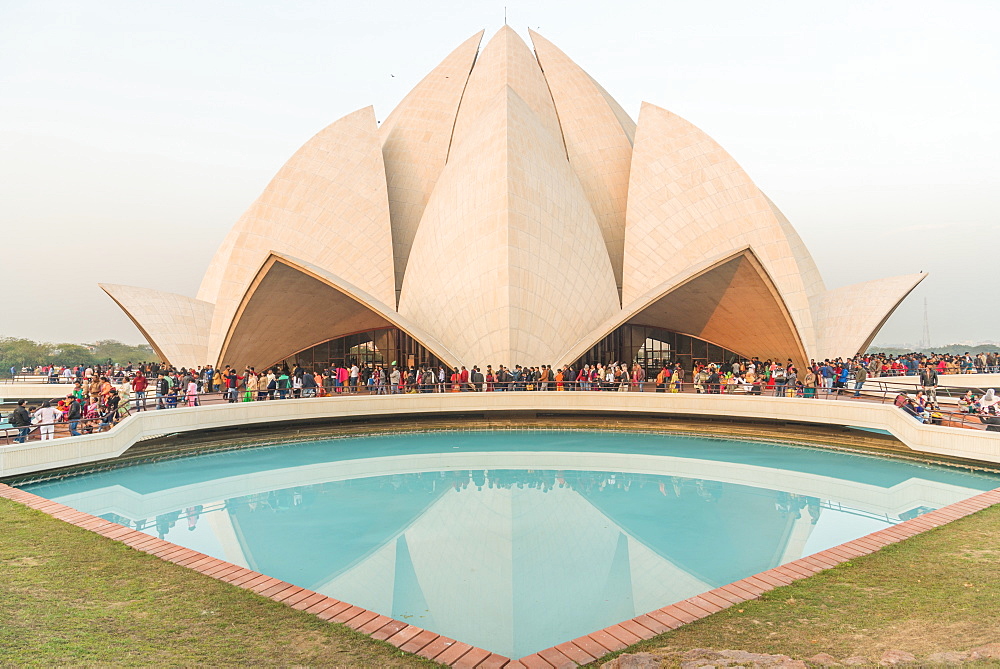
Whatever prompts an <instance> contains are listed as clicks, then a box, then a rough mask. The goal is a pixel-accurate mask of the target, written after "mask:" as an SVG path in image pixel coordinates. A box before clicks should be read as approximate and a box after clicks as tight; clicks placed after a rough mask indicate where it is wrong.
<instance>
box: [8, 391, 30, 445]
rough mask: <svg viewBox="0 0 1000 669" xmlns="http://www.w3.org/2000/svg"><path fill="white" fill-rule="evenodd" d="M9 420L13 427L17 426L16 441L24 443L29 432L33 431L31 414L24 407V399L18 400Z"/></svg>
mask: <svg viewBox="0 0 1000 669" xmlns="http://www.w3.org/2000/svg"><path fill="white" fill-rule="evenodd" d="M7 420H8V421H9V422H10V426H11V427H16V428H17V437H16V438H15V439H14V441H15V442H17V443H18V444H23V443H24V440H25V439H27V438H28V433H29V432H31V414H29V413H28V410H27V409H25V408H24V400H18V401H17V408H16V409H14V411H13V412H12V413H11V414H10V417H9V418H8V419H7Z"/></svg>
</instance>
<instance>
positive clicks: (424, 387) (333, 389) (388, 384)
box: [8, 353, 1000, 441]
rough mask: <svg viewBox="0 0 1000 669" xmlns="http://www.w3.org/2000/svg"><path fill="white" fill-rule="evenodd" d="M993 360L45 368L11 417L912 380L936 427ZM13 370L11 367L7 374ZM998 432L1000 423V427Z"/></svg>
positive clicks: (22, 433) (991, 405)
mask: <svg viewBox="0 0 1000 669" xmlns="http://www.w3.org/2000/svg"><path fill="white" fill-rule="evenodd" d="M998 365H1000V355H997V354H993V353H980V354H978V355H975V356H972V355H969V354H965V355H963V356H948V355H931V356H925V355H922V354H916V353H913V354H908V355H903V356H897V357H890V356H885V355H882V354H873V355H867V354H866V355H862V356H858V357H856V358H849V359H840V358H838V359H836V360H832V361H831V360H824V361H810V363H809V364H808V365H805V366H803V368H801V369H800V368H799V367H797V366H796V365H795V364H793V362H792V361H791V360H790V359H789V360H787V361H786V362H784V363H781V362H779V361H775V360H764V361H761V360H760V359H758V358H752V359H749V360H747V359H743V360H737V361H733V362H729V363H713V364H696V365H694V367H693V369H690V370H686V369H684V368H683V367H682V365H681V364H680V363H679V362H674V363H664V364H663V365H662V366H661V367H660V368H659V369H658V370H656V373H655V374H653V373H652V372H647V370H646V369H645V368H644V367H643V366H642V365H640V364H638V363H637V362H635V363H633V364H631V365H629V364H626V363H621V362H611V363H608V364H602V363H586V364H581V365H580V366H579V367H576V366H573V365H564V366H562V367H558V368H555V367H553V366H551V365H538V366H522V365H514V366H513V367H507V366H505V365H497V366H496V367H494V366H493V365H486V366H485V368H481V367H480V366H478V365H472V366H470V367H466V366H460V367H456V368H448V367H445V366H441V365H414V366H410V367H402V366H398V365H396V364H392V365H385V364H373V363H364V362H361V363H358V362H348V363H347V364H343V365H332V366H323V367H317V368H314V369H309V368H308V367H306V366H303V365H300V364H297V363H295V364H293V365H291V366H289V365H287V364H282V365H279V366H275V367H272V368H270V369H267V370H265V371H262V372H257V371H256V370H255V369H254V368H253V367H246V368H244V369H243V370H242V371H238V370H236V369H235V368H232V367H230V366H225V367H224V368H222V369H216V368H215V367H213V366H212V365H206V366H200V367H197V368H194V369H189V368H181V369H176V368H173V367H170V366H168V365H161V364H158V363H140V364H137V365H133V364H132V363H128V364H126V365H116V364H110V363H109V364H108V365H104V366H101V365H97V366H89V367H84V366H74V367H68V366H66V367H60V366H55V365H52V366H43V367H39V368H36V369H34V370H33V371H34V372H36V373H38V374H40V375H42V376H45V377H46V378H48V379H49V380H50V381H51V380H55V381H58V382H63V381H65V382H67V383H72V384H73V386H74V389H73V391H72V392H71V393H70V394H69V395H67V396H66V398H65V399H60V400H58V401H57V402H56V401H50V402H45V403H44V404H43V405H42V406H40V407H37V408H36V407H26V406H24V404H25V403H24V402H22V403H21V404H19V406H18V407H17V409H15V411H14V412H12V413H11V414H10V415H9V416H8V420H9V422H10V424H11V426H12V427H15V428H17V429H18V431H19V432H18V437H17V439H18V440H21V441H23V440H24V439H25V438H26V437H27V435H28V433H30V432H31V431H32V430H33V429H35V428H37V429H38V431H39V434H40V436H41V438H42V439H51V438H53V436H54V435H53V432H54V430H53V426H54V425H55V424H56V423H60V422H66V423H67V424H68V427H69V433H70V434H71V435H73V436H76V435H79V434H84V433H88V432H93V431H95V430H100V429H103V428H104V427H107V426H109V425H112V424H114V423H115V422H117V421H118V420H120V418H121V417H123V416H125V415H128V413H129V411H130V410H132V409H134V410H138V411H143V410H149V409H169V408H174V407H178V406H188V407H193V406H198V405H199V404H201V403H202V401H203V399H204V396H205V395H206V394H218V395H219V396H220V397H221V398H222V400H223V401H228V402H241V401H242V402H250V401H269V400H281V399H295V398H309V397H335V396H340V395H352V394H358V393H368V394H375V395H383V394H386V395H388V394H399V393H434V392H438V393H441V392H504V391H590V392H608V391H618V392H623V391H639V392H641V391H651V392H663V393H679V392H684V391H685V390H693V391H694V392H696V393H707V394H733V393H743V394H747V395H772V396H778V397H802V398H818V397H828V396H830V395H832V394H852V395H853V397H859V396H860V395H861V393H862V390H863V387H864V385H865V383H866V382H867V381H868V380H869V379H871V378H882V377H887V376H904V375H905V376H918V377H919V388H920V390H919V392H918V393H917V394H916V395H915V396H902V397H903V399H900V398H897V405H898V406H900V408H902V409H903V410H905V411H907V412H908V413H911V414H912V415H914V416H915V417H917V418H919V419H920V420H925V421H928V422H934V412H936V411H939V410H940V406H939V405H938V403H937V386H938V376H939V375H940V374H951V373H979V372H986V371H993V370H997V371H1000V367H998ZM14 371H15V370H14V369H13V368H12V370H11V372H12V374H13V372H14ZM959 406H960V410H962V411H965V412H968V413H976V414H978V415H983V416H985V417H989V416H992V415H994V414H996V413H998V412H1000V402H997V401H994V396H993V394H992V391H990V393H987V394H986V395H983V396H982V397H975V396H974V395H973V394H971V393H970V394H969V396H968V397H966V398H963V399H962V401H960V402H959ZM997 429H1000V418H998V427H997Z"/></svg>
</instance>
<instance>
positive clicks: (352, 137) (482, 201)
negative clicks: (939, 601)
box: [102, 27, 926, 369]
mask: <svg viewBox="0 0 1000 669" xmlns="http://www.w3.org/2000/svg"><path fill="white" fill-rule="evenodd" d="M482 37H483V33H479V34H477V35H474V36H473V37H471V38H469V39H468V40H466V41H465V42H464V43H462V44H461V45H459V46H458V48H457V49H455V50H454V51H453V52H452V53H451V54H450V55H448V56H447V57H446V58H445V59H444V60H443V61H442V62H441V63H440V64H439V65H438V66H437V67H436V68H434V69H433V70H432V71H431V72H430V73H429V74H427V76H426V77H424V79H423V80H422V81H420V83H418V84H417V85H416V87H415V88H414V89H413V90H412V91H410V92H409V94H407V95H406V97H405V98H404V99H403V100H402V102H400V103H399V105H398V106H397V107H396V108H395V109H394V110H393V111H392V113H391V114H389V115H388V117H386V119H385V121H384V122H382V123H381V124H379V123H378V122H377V121H376V116H375V112H374V110H373V109H372V107H366V108H363V109H360V110H359V111H356V112H354V113H352V114H349V115H347V116H345V117H344V118H341V119H339V120H337V121H335V122H334V123H332V124H331V125H330V126H328V127H327V128H324V129H323V130H321V131H320V132H319V133H318V134H317V135H316V136H315V137H313V138H312V139H310V140H309V141H308V142H306V144H305V145H304V146H303V147H302V148H301V149H299V151H298V152H297V153H296V154H295V155H293V156H292V157H291V159H290V160H289V161H288V162H287V163H286V164H285V165H284V166H283V167H282V168H281V169H280V170H279V171H278V173H277V175H276V176H275V177H274V179H273V180H272V181H271V182H270V184H268V186H267V188H266V189H265V190H264V192H263V193H262V194H261V195H260V197H259V198H258V199H257V200H256V201H255V202H254V203H253V204H251V205H250V208H249V209H248V210H247V211H246V213H244V214H243V216H242V217H241V218H240V219H239V220H238V221H237V222H236V224H235V225H234V226H233V227H232V229H231V230H230V232H229V234H228V235H227V236H226V237H225V240H224V241H223V243H222V246H221V247H220V248H219V249H218V251H217V252H216V254H215V257H214V259H213V260H212V261H211V264H210V265H209V267H208V270H207V272H206V273H205V276H204V279H203V280H202V283H201V287H200V289H199V291H198V294H197V296H196V297H188V296H183V295H176V294H172V293H167V292H162V291H159V290H154V289H151V288H137V287H131V286H123V285H108V284H104V285H102V288H103V289H104V290H105V291H106V292H107V293H108V295H110V296H111V298H112V299H114V300H115V302H116V303H117V304H118V305H119V306H120V307H121V308H122V309H123V310H124V311H125V312H126V314H128V316H129V318H130V319H131V320H132V321H133V322H134V323H135V324H136V326H138V328H139V329H140V331H141V332H142V333H143V335H144V336H145V338H146V339H147V340H148V341H149V343H150V345H151V346H152V347H153V349H154V350H155V351H156V353H157V354H158V355H159V357H160V358H161V359H162V360H163V361H166V362H169V363H170V364H172V365H174V366H177V367H181V366H196V365H205V364H215V365H223V364H225V365H232V366H234V367H237V368H242V367H243V366H247V365H249V366H254V367H256V368H258V369H261V368H265V367H268V366H270V365H273V364H276V363H280V362H282V361H289V362H291V361H297V362H299V363H300V364H307V365H317V366H319V365H322V366H327V365H330V364H337V363H338V362H343V361H346V360H357V361H359V362H373V363H380V362H385V363H388V362H390V361H397V360H398V361H402V363H403V364H423V363H429V364H438V363H443V364H446V365H449V366H457V365H472V364H479V365H485V364H494V365H496V364H504V365H514V364H532V365H537V364H551V365H556V366H557V367H558V366H561V365H565V364H572V363H583V362H598V361H600V362H609V361H611V360H630V361H631V360H636V361H639V362H641V363H643V364H646V365H647V366H655V365H658V364H659V363H660V361H666V360H669V361H671V362H681V363H682V364H683V365H684V366H685V367H687V368H690V366H691V365H692V364H694V363H697V362H719V361H724V360H727V359H729V358H730V357H731V356H734V355H739V356H743V357H753V356H758V357H760V358H762V359H765V358H772V359H780V360H785V359H789V358H791V359H793V360H794V361H796V362H798V363H800V364H801V363H804V362H806V361H808V360H809V359H824V358H834V357H837V356H841V357H847V356H852V355H854V354H856V353H858V352H859V351H862V350H864V349H865V348H866V347H867V346H868V345H869V343H870V342H871V341H872V339H873V337H874V336H875V334H876V333H877V332H878V330H879V328H880V327H881V326H882V324H883V323H884V322H885V321H886V319H887V318H888V317H889V315H890V314H891V313H892V312H893V310H894V309H895V308H896V306H897V305H898V304H899V303H900V302H901V301H902V300H903V299H904V298H905V297H906V296H907V295H908V294H909V293H910V291H911V290H913V288H914V287H915V286H916V285H917V284H918V283H919V282H920V281H921V280H922V279H923V278H924V277H925V276H926V275H925V274H910V275H906V276H898V277H892V278H887V279H880V280H876V281H870V282H866V283H861V284H857V285H852V286H846V287H841V288H836V289H828V288H827V287H826V286H825V285H824V283H823V278H822V276H821V275H820V272H819V270H818V269H817V266H816V263H815V262H814V261H813V259H812V257H811V256H810V254H809V251H808V250H807V249H806V248H805V245H804V244H803V242H802V240H801V238H800V237H799V235H798V234H797V233H796V232H795V230H794V228H793V227H792V226H791V224H790V223H789V221H788V220H787V219H786V218H785V216H784V215H782V213H781V211H780V210H779V209H778V207H777V206H776V205H775V203H774V202H772V201H771V200H770V199H769V198H768V197H767V195H765V194H764V193H763V192H761V190H760V189H759V188H758V187H757V186H756V185H755V184H754V182H753V181H752V180H751V179H750V177H749V176H748V175H747V174H746V173H745V172H744V171H743V169H742V168H741V167H740V166H739V164H737V162H736V161H735V160H734V159H733V158H732V157H731V156H730V155H729V154H728V153H727V152H726V151H725V149H723V148H722V147H721V146H719V145H718V144H717V143H716V142H715V141H713V140H712V139H711V138H710V137H709V136H708V135H706V134H705V133H704V132H703V131H701V130H700V129H699V128H697V127H695V126H694V125H692V124H691V123H690V122H688V121H687V120H685V119H683V118H681V117H679V116H677V115H676V114H673V113H671V112H670V111H668V110H666V109H663V108H661V107H658V106H656V105H654V104H650V103H643V105H642V108H641V110H640V112H639V115H638V119H637V120H634V119H633V118H632V117H630V116H629V115H628V114H627V113H626V112H625V110H624V109H622V107H621V106H620V105H619V104H618V103H617V102H616V101H615V100H614V98H612V97H611V95H609V94H608V92H607V91H606V90H605V89H604V88H603V87H602V86H601V84H599V83H598V82H596V81H595V80H594V79H592V78H591V77H590V76H589V75H588V74H587V73H586V72H585V71H583V70H582V69H581V68H580V67H579V66H577V65H576V64H575V63H574V62H573V61H572V60H570V58H569V57H568V56H566V54H564V53H563V52H562V51H560V50H559V49H558V48H557V47H556V46H554V45H553V44H551V43H550V42H549V41H547V40H546V39H545V38H543V37H541V36H540V35H538V34H536V33H533V32H532V33H531V34H530V37H531V41H532V47H533V49H532V48H529V47H528V46H527V45H526V44H525V42H524V41H522V39H521V38H520V37H518V35H517V34H516V33H515V32H514V31H513V30H512V29H510V28H508V27H504V28H503V29H501V30H500V31H499V32H498V33H497V34H496V35H494V36H493V38H492V39H490V41H489V42H488V43H487V44H486V46H485V47H483V48H482V50H480V43H481V40H482Z"/></svg>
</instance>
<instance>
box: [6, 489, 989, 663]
mask: <svg viewBox="0 0 1000 669" xmlns="http://www.w3.org/2000/svg"><path fill="white" fill-rule="evenodd" d="M0 497H3V498H5V499H9V500H11V501H13V502H17V503H19V504H23V505H24V506H27V507H29V508H32V509H35V510H38V511H41V512H42V513H45V514H48V515H49V516H51V517H53V518H56V519H58V520H61V521H63V522H67V523H70V524H71V525H76V526H77V527H81V528H83V529H85V530H90V531H91V532H95V533H97V534H100V535H101V536H104V537H107V538H108V539H112V540H113V541H118V542H121V543H123V544H125V545H126V546H130V547H132V548H134V549H136V550H139V551H143V552H144V553H149V554H150V555H155V556H156V557H158V558H160V559H162V560H166V561H167V562H173V563H174V564H178V565H180V566H182V567H188V568H190V569H193V570H194V571H196V572H199V573H201V574H204V575H205V576H210V577H211V578H214V579H216V580H219V581H223V582H225V583H230V584H232V585H235V586H237V587H240V588H244V589H246V590H251V591H253V592H256V593H257V594H259V595H262V596H264V597H267V598H268V599H272V600H274V601H276V602H281V603H284V604H287V605H288V606H291V607H292V608H293V609H297V610H299V611H305V612H307V613H312V614H314V615H316V616H317V617H319V618H321V619H322V620H326V621H329V622H335V623H342V624H344V625H347V626H348V627H350V628H351V629H354V630H356V631H358V632H361V633H363V634H367V635H368V636H370V637H371V638H373V639H378V640H380V641H387V642H388V643H391V644H392V645H393V646H396V647H397V648H399V649H400V650H404V651H407V652H410V653H414V654H416V655H419V656H421V657H425V658H427V659H429V660H433V661H435V662H438V663H440V664H446V665H449V666H453V667H462V668H472V667H479V668H482V669H494V668H497V669H499V668H501V667H505V668H506V669H521V668H525V669H535V668H537V669H550V668H551V667H560V668H562V667H575V666H578V665H580V664H587V663H589V662H593V661H594V660H596V659H598V658H600V657H603V656H604V655H607V654H608V653H611V652H614V651H618V650H622V649H623V648H626V647H628V646H631V645H632V644H634V643H638V642H639V641H643V640H645V639H651V638H653V637H654V636H656V635H658V634H662V633H663V632H667V631H669V630H672V629H676V628H678V627H681V626H682V625H686V624H687V623H690V622H694V621H695V620H699V619H701V618H704V617H706V616H709V615H711V614H713V613H716V612H718V611H722V610H723V609H727V608H729V607H730V606H732V605H733V604H738V603H740V602H745V601H749V600H751V599H756V598H758V597H759V596H760V595H762V594H763V593H765V592H767V591H768V590H773V589H774V588H777V587H780V586H783V585H789V584H791V583H793V582H795V581H797V580H799V579H803V578H808V577H809V576H812V575H813V574H815V573H818V572H820V571H823V570H824V569H829V568H831V567H835V566H837V565H838V564H841V563H842V562H846V561H848V560H851V559H853V558H856V557H860V556H862V555H868V554H869V553H874V552H875V551H877V550H879V549H880V548H882V547H884V546H888V545H890V544H894V543H898V542H900V541H902V540H904V539H908V538H910V537H912V536H916V535H918V534H921V533H923V532H926V531H927V530H930V529H933V528H935V527H940V526H941V525H946V524H948V523H950V522H952V521H953V520H958V519H959V518H964V517H965V516H968V515H970V514H973V513H975V512H977V511H982V510H983V509H985V508H987V507H989V506H992V505H994V504H997V503H1000V488H996V489H994V490H990V491H989V492H984V493H981V494H979V495H976V496H975V497H970V498H969V499H966V500H963V501H961V502H956V503H955V504H950V505H948V506H945V507H942V508H940V509H937V510H936V511H930V512H928V513H925V514H923V515H921V516H917V517H916V518H913V519H911V520H906V521H903V522H901V523H899V524H897V525H893V526H891V527H887V528H885V529H882V530H879V531H877V532H873V533H871V534H868V535H865V536H863V537H860V538H858V539H854V540H853V541H848V542H847V543H844V544H840V545H839V546H834V547H833V548H829V549H827V550H825V551H821V552H819V553H815V554H813V555H809V556H806V557H803V558H799V559H798V560H793V561H791V562H788V563H786V564H783V565H780V566H778V567H774V568H773V569H768V570H767V571H763V572H760V573H759V574H754V575H753V576H747V577H746V578H743V579H740V580H739V581H735V582H733V583H730V584H729V585H724V586H722V587H719V588H715V589H714V590H709V591H707V592H703V593H701V594H699V595H695V596H693V597H688V598H687V599H684V600H681V601H679V602H677V603H675V604H671V605H669V606H664V607H663V608H660V609H657V610H655V611H650V612H649V613H644V614H642V615H640V616H636V617H635V618H632V619H630V620H625V621H622V622H620V623H617V624H615V625H611V626H609V627H605V628H604V629H602V630H598V631H596V632H591V633H590V634H586V635H584V636H581V637H578V638H576V639H573V640H571V641H565V642H563V643H560V644H558V645H556V646H553V647H551V648H546V649H545V650H541V651H538V652H537V653H533V654H531V655H527V656H525V657H522V658H520V659H517V660H511V659H510V658H507V657H504V656H502V655H498V654H496V653H491V652H490V651H488V650H484V649H482V648H477V647H476V646H472V645H469V644H467V643H463V642H461V641H457V640H455V639H451V638H449V637H446V636H443V635H440V634H437V633H435V632H431V631H429V630H425V629H422V628H420V627H416V626H415V625H410V624H408V623H404V622H401V621H399V620H394V619H392V618H390V617H388V616H385V615H381V614H378V613H375V612H374V611H368V610H367V609H363V608H361V607H359V606H353V605H352V604H349V603H347V602H342V601H340V600H337V599H334V598H332V597H327V596H326V595H323V594H320V593H318V592H313V591H312V590H307V589H305V588H300V587H298V586H296V585H292V584H291V583H286V582H284V581H280V580H278V579H276V578H272V577H270V576H265V575H264V574H260V573H258V572H255V571H253V570H250V569H246V568H245V567H240V566H239V565H235V564H232V563H230V562H226V561H225V560H219V559H217V558H214V557H211V556H209V555H205V554H204V553H199V552H198V551H194V550H191V549H189V548H184V547H183V546H178V545H177V544H174V543H171V542H169V541H165V540H163V539H158V538H157V537H152V536H150V535H148V534H145V533H144V532H140V531H138V530H133V529H131V528H129V527H125V526H124V525H119V524H118V523H113V522H111V521H109V520H104V519H103V518H99V517H97V516H93V515H91V514H89V513H84V512H83V511H78V510H76V509H74V508H72V507H69V506H66V505H65V504H60V503H59V502H53V501H52V500H49V499H46V498H44V497H39V496H38V495H34V494H32V493H30V492H27V491H24V490H20V489H18V488H12V487H10V486H8V485H4V484H2V483H0Z"/></svg>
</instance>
